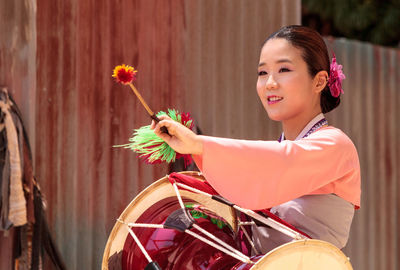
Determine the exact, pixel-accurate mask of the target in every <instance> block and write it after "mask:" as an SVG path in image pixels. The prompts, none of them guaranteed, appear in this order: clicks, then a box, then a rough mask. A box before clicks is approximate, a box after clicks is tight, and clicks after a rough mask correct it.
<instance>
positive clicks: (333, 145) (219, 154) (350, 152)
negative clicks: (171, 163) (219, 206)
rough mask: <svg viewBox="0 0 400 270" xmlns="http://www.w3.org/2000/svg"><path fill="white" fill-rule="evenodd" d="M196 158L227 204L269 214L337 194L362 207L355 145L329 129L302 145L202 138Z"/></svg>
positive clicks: (302, 140)
mask: <svg viewBox="0 0 400 270" xmlns="http://www.w3.org/2000/svg"><path fill="white" fill-rule="evenodd" d="M202 139H203V143H204V146H203V154H202V155H201V156H193V157H194V160H195V162H196V164H197V165H198V167H199V168H200V170H201V171H202V172H203V174H204V176H205V178H206V179H207V181H208V182H209V183H210V184H211V185H212V186H213V187H214V188H215V189H216V190H217V191H218V192H219V193H220V194H221V195H222V196H224V197H225V198H227V199H228V200H230V201H232V202H233V203H235V204H237V205H239V206H242V207H245V208H248V209H265V208H269V207H273V206H276V205H279V204H282V203H284V202H287V201H290V200H293V199H295V198H298V197H300V196H303V195H307V194H328V193H335V194H337V195H338V196H341V197H343V198H344V199H346V200H348V201H350V202H351V203H353V204H354V205H355V206H359V204H360V194H361V190H360V167H359V161H358V155H357V151H356V149H355V147H354V145H353V143H352V142H351V140H350V139H349V138H348V137H347V136H346V135H345V134H344V133H343V132H342V131H340V130H339V129H336V128H333V127H325V128H321V129H320V130H318V131H316V132H314V133H313V134H311V135H310V136H308V137H307V138H304V139H301V140H298V141H283V142H281V143H279V142H277V141H246V140H233V139H225V138H215V137H208V136H202Z"/></svg>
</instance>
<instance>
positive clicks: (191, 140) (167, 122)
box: [150, 115, 203, 155]
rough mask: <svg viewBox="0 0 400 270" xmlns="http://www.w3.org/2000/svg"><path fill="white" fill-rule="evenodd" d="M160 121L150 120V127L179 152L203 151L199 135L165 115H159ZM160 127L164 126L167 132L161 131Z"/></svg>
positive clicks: (196, 153)
mask: <svg viewBox="0 0 400 270" xmlns="http://www.w3.org/2000/svg"><path fill="white" fill-rule="evenodd" d="M159 118H160V120H161V121H160V122H158V123H156V122H155V121H154V120H153V121H152V122H151V126H150V127H151V129H154V133H155V134H156V135H157V136H158V137H160V138H161V139H163V140H164V141H165V142H166V143H167V144H169V146H171V147H172V149H174V150H175V151H176V152H178V153H180V154H192V155H201V154H202V153H203V141H202V139H201V136H200V135H197V134H195V133H194V132H193V131H191V130H190V129H189V128H187V127H185V126H184V125H182V124H181V123H178V122H176V121H174V120H172V119H171V118H169V117H168V116H166V115H162V116H160V117H159ZM161 127H166V128H167V129H168V133H169V135H168V134H167V133H163V132H161V130H160V129H161Z"/></svg>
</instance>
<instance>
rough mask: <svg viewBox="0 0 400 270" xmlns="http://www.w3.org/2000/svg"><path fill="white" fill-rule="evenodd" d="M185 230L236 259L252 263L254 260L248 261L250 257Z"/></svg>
mask: <svg viewBox="0 0 400 270" xmlns="http://www.w3.org/2000/svg"><path fill="white" fill-rule="evenodd" d="M185 232H186V233H188V234H189V235H191V236H193V237H195V238H197V239H199V240H200V241H203V242H204V243H206V244H209V245H210V246H212V247H214V248H216V249H219V250H220V251H222V252H225V253H226V254H228V255H230V256H232V257H233V258H235V259H238V260H239V261H242V262H244V263H249V264H254V262H252V261H250V259H245V258H242V256H238V255H236V254H235V253H233V252H231V251H229V250H228V249H226V248H224V247H222V246H219V245H217V244H216V243H214V242H212V241H210V240H208V239H206V238H204V237H202V236H201V235H198V234H196V233H194V232H192V231H190V230H186V231H185Z"/></svg>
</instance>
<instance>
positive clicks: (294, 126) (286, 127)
mask: <svg viewBox="0 0 400 270" xmlns="http://www.w3.org/2000/svg"><path fill="white" fill-rule="evenodd" d="M320 113H321V111H320V110H319V111H315V112H313V113H312V114H309V115H308V116H305V117H301V118H300V117H298V118H295V119H293V118H292V119H289V120H284V121H282V129H283V133H284V134H285V139H286V140H290V141H294V140H295V139H296V138H297V136H298V135H299V134H300V132H301V131H302V130H303V129H304V127H305V126H307V124H308V123H310V121H311V120H313V119H314V118H315V117H316V116H317V115H318V114H320Z"/></svg>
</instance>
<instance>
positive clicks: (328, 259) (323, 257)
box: [232, 239, 353, 270]
mask: <svg viewBox="0 0 400 270" xmlns="http://www.w3.org/2000/svg"><path fill="white" fill-rule="evenodd" d="M253 260H254V261H255V262H256V263H255V264H254V265H251V264H242V263H239V264H238V265H236V266H235V267H233V268H232V270H281V269H285V270H320V269H324V270H353V267H352V266H351V263H350V259H349V258H348V257H346V256H345V255H344V254H343V252H342V251H340V249H338V248H337V247H336V246H334V245H332V244H330V243H328V242H325V241H321V240H316V239H307V240H297V241H293V242H290V243H287V244H284V245H282V246H279V247H277V248H275V249H274V250H272V251H270V252H268V253H267V254H266V255H264V256H262V257H260V256H258V257H255V258H253Z"/></svg>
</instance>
